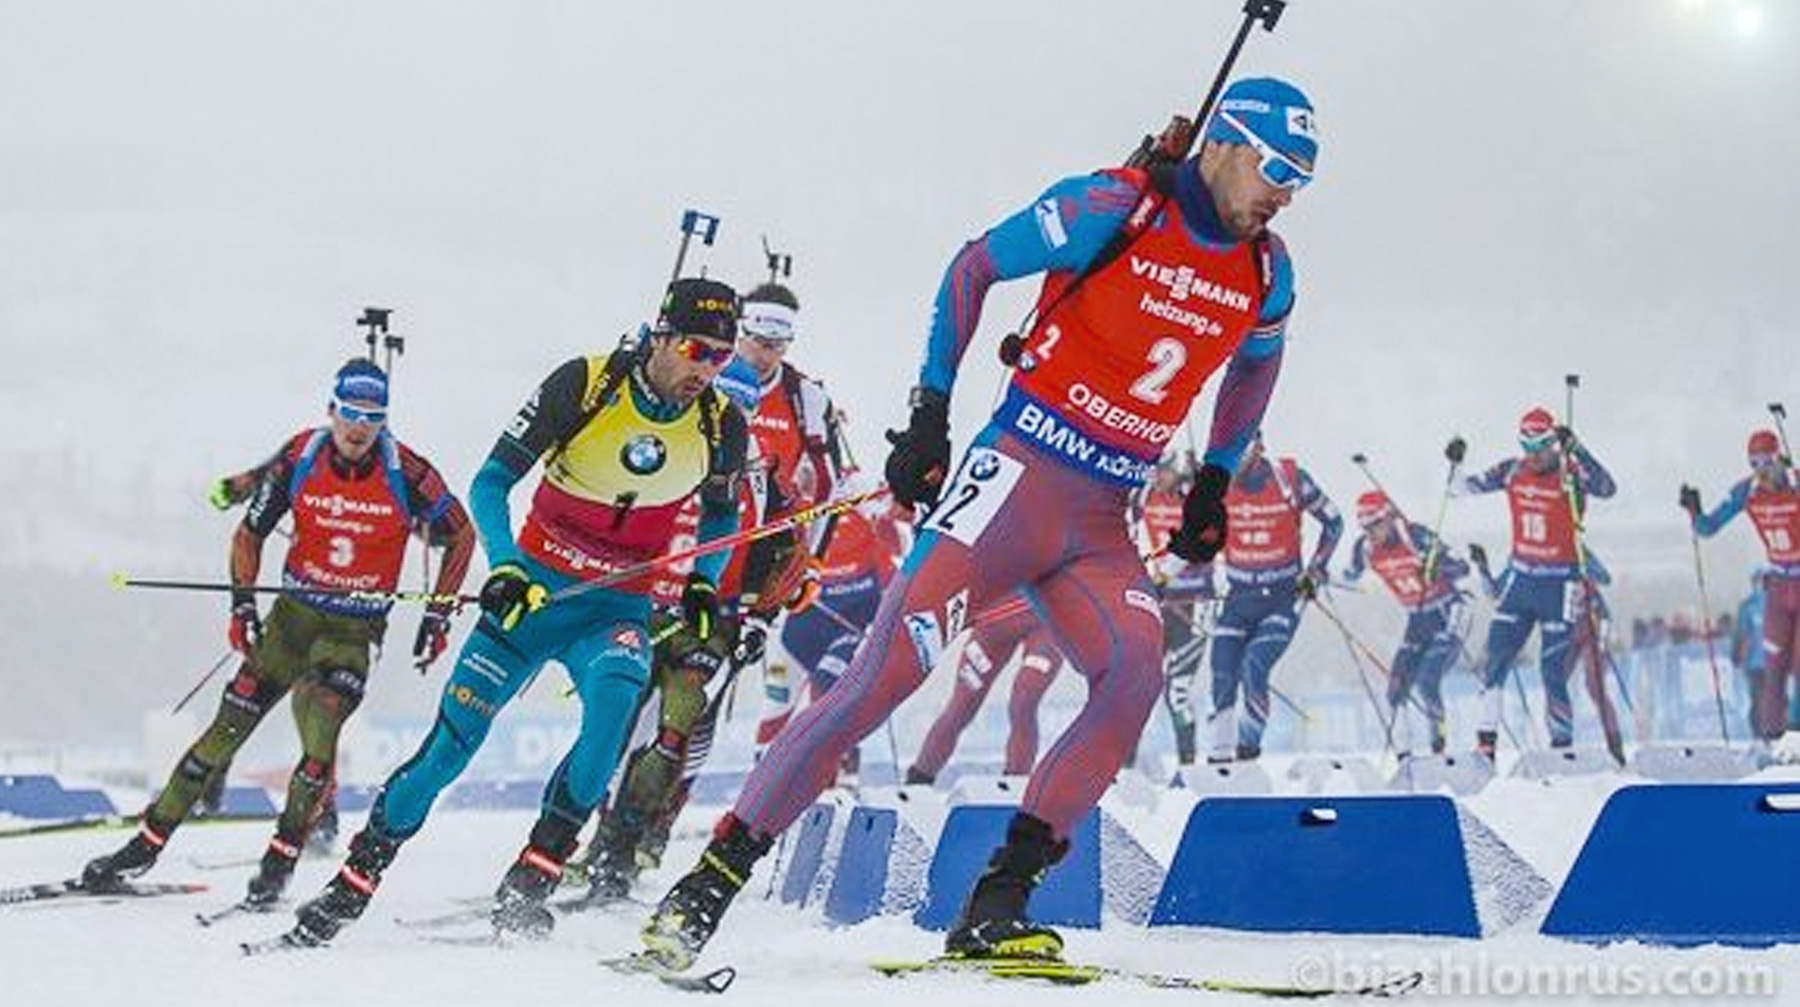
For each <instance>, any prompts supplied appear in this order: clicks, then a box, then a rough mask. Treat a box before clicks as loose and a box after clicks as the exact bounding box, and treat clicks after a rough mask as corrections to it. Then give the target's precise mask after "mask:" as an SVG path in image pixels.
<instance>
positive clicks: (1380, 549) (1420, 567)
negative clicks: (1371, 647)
mask: <svg viewBox="0 0 1800 1007" xmlns="http://www.w3.org/2000/svg"><path fill="white" fill-rule="evenodd" d="M1369 569H1371V570H1373V571H1375V575H1376V576H1377V577H1380V578H1381V582H1382V583H1383V584H1386V585H1387V586H1388V590H1389V591H1392V592H1393V593H1394V597H1395V598H1397V599H1399V601H1400V604H1401V605H1404V606H1405V607H1407V608H1418V607H1419V606H1420V605H1422V604H1424V603H1425V602H1426V601H1427V600H1428V599H1427V598H1426V596H1425V595H1426V591H1425V557H1423V556H1421V555H1419V551H1418V550H1417V549H1414V548H1413V545H1412V543H1411V542H1409V541H1407V539H1406V537H1405V536H1403V535H1395V536H1393V537H1392V538H1390V539H1388V540H1387V541H1385V542H1376V541H1375V540H1374V539H1370V540H1369ZM1431 593H1432V594H1433V595H1435V596H1437V597H1441V596H1442V595H1443V594H1444V592H1443V591H1433V592H1431ZM1437 597H1433V598H1431V599H1429V600H1432V601H1435V600H1437Z"/></svg>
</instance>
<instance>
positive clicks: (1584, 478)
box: [1444, 407, 1616, 762]
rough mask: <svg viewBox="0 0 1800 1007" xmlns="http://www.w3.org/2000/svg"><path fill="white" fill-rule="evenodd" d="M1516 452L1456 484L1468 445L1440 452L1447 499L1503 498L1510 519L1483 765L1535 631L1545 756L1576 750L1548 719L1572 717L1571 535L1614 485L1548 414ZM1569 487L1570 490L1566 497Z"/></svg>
mask: <svg viewBox="0 0 1800 1007" xmlns="http://www.w3.org/2000/svg"><path fill="white" fill-rule="evenodd" d="M1519 446H1520V447H1521V448H1522V449H1523V450H1524V454H1523V455H1522V456H1519V457H1514V458H1507V459H1505V460H1503V461H1499V462H1496V463H1494V464H1493V465H1491V466H1489V467H1488V468H1487V469H1485V470H1483V471H1481V472H1478V473H1476V474H1474V475H1461V474H1460V470H1461V466H1462V463H1463V461H1464V459H1465V458H1466V457H1467V454H1468V444H1467V442H1465V441H1464V440H1463V439H1462V438H1461V437H1456V438H1452V439H1451V441H1450V443H1449V444H1448V445H1447V446H1446V447H1445V449H1444V457H1445V458H1447V459H1448V460H1449V462H1450V464H1451V466H1452V482H1451V495H1452V496H1470V495H1477V494H1484V493H1498V492H1501V491H1503V490H1504V491H1505V493H1506V498H1507V504H1508V506H1509V508H1510V509H1511V512H1512V554H1511V557H1510V558H1509V559H1508V561H1507V566H1506V572H1505V573H1504V574H1503V575H1502V578H1501V581H1500V583H1501V594H1500V600H1499V603H1498V605H1497V608H1496V611H1495V613H1494V619H1493V621H1492V622H1491V623H1490V624H1489V625H1488V636H1487V645H1486V647H1485V648H1484V650H1483V653H1482V666H1481V680H1482V687H1481V713H1480V721H1479V723H1478V726H1477V729H1476V732H1475V750H1476V751H1477V752H1479V753H1481V754H1482V755H1483V756H1485V757H1486V758H1487V759H1488V760H1489V761H1490V762H1491V761H1492V760H1493V758H1494V751H1495V748H1496V746H1497V745H1498V742H1499V737H1500V734H1499V729H1500V706H1501V699H1502V696H1503V691H1502V690H1503V689H1504V687H1505V685H1506V676H1507V674H1508V673H1509V672H1510V671H1511V669H1512V662H1513V658H1515V657H1516V656H1518V653H1519V650H1520V649H1521V648H1522V647H1524V646H1525V641H1526V640H1527V639H1528V638H1529V637H1530V636H1531V630H1532V627H1533V626H1536V627H1538V629H1539V632H1540V636H1541V637H1542V639H1541V640H1540V641H1539V643H1540V655H1539V668H1540V672H1541V674H1542V677H1543V681H1544V699H1545V704H1544V705H1545V711H1546V713H1545V716H1546V719H1547V725H1548V728H1549V732H1550V746H1551V747H1552V748H1567V747H1569V746H1571V745H1573V744H1574V743H1575V736H1574V725H1573V723H1572V722H1571V721H1570V720H1569V719H1567V718H1559V717H1558V716H1557V715H1556V714H1555V713H1553V712H1551V711H1552V710H1556V709H1560V710H1568V709H1569V708H1570V706H1569V675H1570V673H1571V671H1572V670H1573V661H1574V657H1575V654H1574V651H1573V649H1572V648H1571V646H1570V644H1571V636H1572V626H1573V620H1574V618H1575V617H1576V616H1577V615H1578V614H1579V613H1580V606H1581V604H1582V594H1583V592H1584V591H1585V590H1586V588H1585V587H1584V585H1583V584H1582V557H1581V553H1580V552H1579V550H1580V548H1581V545H1580V541H1579V535H1578V527H1579V525H1580V521H1581V514H1582V512H1584V511H1585V510H1586V501H1587V499H1588V498H1590V497H1591V498H1598V499H1606V498H1607V497H1610V496H1612V495H1613V493H1614V492H1615V491H1616V486H1615V485H1614V483H1613V479H1612V476H1611V475H1610V474H1608V473H1607V471H1606V469H1605V468H1604V467H1602V466H1601V465H1600V463H1599V462H1598V461H1597V460H1595V458H1594V456H1593V455H1592V454H1590V453H1589V452H1588V450H1587V448H1586V447H1584V446H1582V445H1581V444H1580V443H1579V442H1578V441H1577V440H1576V438H1575V433H1574V431H1572V430H1570V429H1569V428H1568V427H1566V426H1561V425H1559V424H1557V422H1556V418H1555V417H1554V416H1552V415H1551V414H1550V411H1549V410H1548V409H1544V408H1542V407H1539V408H1534V409H1532V410H1530V411H1528V412H1526V413H1525V415H1524V416H1522V417H1521V418H1520V420H1519ZM1565 480H1567V484H1566V483H1565ZM1568 484H1573V486H1574V488H1575V492H1574V493H1571V492H1570V491H1569V486H1568ZM1572 497H1573V499H1571V498H1572Z"/></svg>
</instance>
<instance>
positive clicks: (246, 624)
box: [226, 591, 263, 657]
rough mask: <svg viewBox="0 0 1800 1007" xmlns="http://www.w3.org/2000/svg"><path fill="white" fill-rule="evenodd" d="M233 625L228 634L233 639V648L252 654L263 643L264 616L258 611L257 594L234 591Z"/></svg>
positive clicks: (248, 654) (246, 654)
mask: <svg viewBox="0 0 1800 1007" xmlns="http://www.w3.org/2000/svg"><path fill="white" fill-rule="evenodd" d="M231 597H232V602H231V625H230V627H229V628H228V629H227V631H226V636H227V637H228V638H229V639H230V640H231V649H232V650H235V651H237V652H238V653H240V654H242V655H244V656H245V657H249V656H250V652H251V651H253V650H255V649H256V648H257V647H258V646H259V645H260V644H261V643H262V636H263V624H262V616H261V615H260V614H258V613H257V611H256V596H255V595H251V594H244V593H240V592H236V591H234V592H232V595H231Z"/></svg>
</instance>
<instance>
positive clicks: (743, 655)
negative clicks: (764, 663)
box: [731, 618, 769, 668]
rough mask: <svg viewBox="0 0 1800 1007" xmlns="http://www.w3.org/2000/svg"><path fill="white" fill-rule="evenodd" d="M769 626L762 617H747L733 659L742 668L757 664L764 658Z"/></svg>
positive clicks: (739, 634)
mask: <svg viewBox="0 0 1800 1007" xmlns="http://www.w3.org/2000/svg"><path fill="white" fill-rule="evenodd" d="M768 644H769V627H768V625H767V624H766V623H764V622H763V621H762V620H761V619H755V618H752V619H745V620H744V625H743V629H742V631H741V632H740V633H738V641H737V650H736V651H735V652H733V653H732V655H731V659H732V660H733V661H735V662H736V663H737V666H738V667H740V668H742V667H745V666H747V665H752V664H755V663H756V662H758V661H760V660H762V659H763V651H764V650H766V649H767V648H768Z"/></svg>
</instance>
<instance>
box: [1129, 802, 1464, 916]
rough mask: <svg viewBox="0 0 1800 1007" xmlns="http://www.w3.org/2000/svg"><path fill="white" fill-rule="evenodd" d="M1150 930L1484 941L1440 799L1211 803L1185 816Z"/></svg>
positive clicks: (1456, 836)
mask: <svg viewBox="0 0 1800 1007" xmlns="http://www.w3.org/2000/svg"><path fill="white" fill-rule="evenodd" d="M1150 923H1151V925H1152V926H1170V925H1179V926H1214V927H1225V928H1230V929H1235V930H1260V931H1277V932H1294V931H1302V932H1316V933H1359V934H1444V935H1451V936H1463V937H1479V936H1481V924H1480V921H1479V919H1478V918H1477V914H1476V909H1475V903H1474V895H1473V886H1472V884H1471V882H1470V877H1469V868H1468V864H1467V862H1466V861H1465V859H1464V852H1463V843H1462V834H1461V830H1460V829H1459V827H1458V822H1457V811H1456V806H1455V804H1454V803H1452V802H1451V801H1450V800H1449V799H1448V798H1444V797H1429V796H1426V797H1339V798H1318V797H1314V798H1283V797H1215V798H1209V799H1207V800H1203V801H1201V802H1200V803H1199V804H1198V805H1196V806H1195V808H1194V811H1193V814H1192V815H1190V816H1189V818H1188V823H1187V829H1186V831H1185V832H1184V833H1183V834H1182V837H1181V845H1180V846H1179V847H1178V848H1177V850H1176V853H1175V861H1174V863H1172V864H1171V865H1170V866H1169V873H1168V876H1167V877H1166V878H1165V879H1164V882H1163V888H1162V892H1161V894H1160V895H1159V896H1158V897H1157V901H1156V908H1155V910H1154V911H1153V912H1152V913H1151V917H1150Z"/></svg>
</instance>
